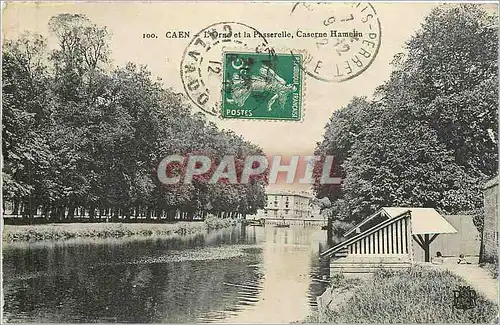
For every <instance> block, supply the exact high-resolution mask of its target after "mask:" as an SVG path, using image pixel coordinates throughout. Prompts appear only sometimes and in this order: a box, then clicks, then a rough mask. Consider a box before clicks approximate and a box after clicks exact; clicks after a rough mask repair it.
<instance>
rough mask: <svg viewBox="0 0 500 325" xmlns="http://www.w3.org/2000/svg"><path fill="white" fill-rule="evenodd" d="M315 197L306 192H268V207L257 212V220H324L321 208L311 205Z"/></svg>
mask: <svg viewBox="0 0 500 325" xmlns="http://www.w3.org/2000/svg"><path fill="white" fill-rule="evenodd" d="M312 198H313V196H312V195H311V194H309V193H306V192H300V193H296V192H285V191H280V192H268V193H267V205H266V207H265V208H264V209H259V210H258V211H257V215H256V218H257V219H260V218H280V219H282V218H285V219H288V218H297V219H309V218H316V219H319V218H322V217H321V216H320V213H319V207H317V206H316V205H313V204H311V199H312Z"/></svg>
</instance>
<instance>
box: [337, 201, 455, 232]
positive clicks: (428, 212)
mask: <svg viewBox="0 0 500 325" xmlns="http://www.w3.org/2000/svg"><path fill="white" fill-rule="evenodd" d="M408 212H409V213H410V215H411V224H412V234H414V235H417V234H453V233H456V232H457V230H456V229H455V228H454V227H453V226H452V225H450V224H449V223H448V221H446V219H445V218H443V217H442V216H441V215H440V214H439V213H438V212H437V211H436V210H434V209H433V208H412V207H383V208H381V209H379V210H378V211H377V212H375V213H374V214H372V215H370V216H369V217H367V218H366V219H364V220H363V221H361V222H360V223H359V224H357V225H356V226H354V227H353V228H351V229H349V230H348V231H347V232H346V233H344V236H348V235H350V234H352V233H353V232H354V231H355V230H356V229H357V228H359V227H361V226H362V225H364V224H366V223H367V222H368V221H370V220H372V219H374V218H376V217H378V216H382V217H384V218H386V219H393V218H396V217H398V216H400V215H402V214H405V213H408Z"/></svg>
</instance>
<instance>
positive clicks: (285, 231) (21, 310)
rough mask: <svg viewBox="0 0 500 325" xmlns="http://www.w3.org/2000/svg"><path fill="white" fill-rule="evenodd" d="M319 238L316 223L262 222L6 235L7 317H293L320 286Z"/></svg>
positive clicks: (311, 302)
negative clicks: (104, 233)
mask: <svg viewBox="0 0 500 325" xmlns="http://www.w3.org/2000/svg"><path fill="white" fill-rule="evenodd" d="M325 238H326V233H325V231H322V230H319V229H317V228H304V227H300V226H292V227H291V228H276V227H273V226H269V225H268V226H266V227H243V226H236V227H232V228H227V229H221V230H217V231H212V232H209V233H207V234H199V235H192V236H174V237H169V238H165V237H163V238H162V237H144V238H121V239H102V240H95V239H75V240H70V241H62V242H39V243H31V244H28V243H22V244H8V245H7V244H6V245H4V247H3V272H4V278H3V281H4V282H3V286H4V321H6V322H43V323H48V322H58V323H63V322H72V323H94V322H101V323H102V322H120V323H125V322H126V323H131V322H132V323H184V322H197V323H198V322H207V323H209V322H217V323H221V322H227V323H260V322H266V323H269V322H271V323H288V322H292V321H300V320H302V319H304V317H306V316H307V315H308V314H309V313H310V311H311V309H312V308H314V307H315V301H316V296H317V295H319V294H321V293H322V292H323V291H324V289H325V287H326V283H325V281H322V279H323V277H324V275H327V274H328V263H326V264H325V263H320V262H319V260H318V254H319V251H320V250H324V249H325V248H326V244H325V242H326V239H325Z"/></svg>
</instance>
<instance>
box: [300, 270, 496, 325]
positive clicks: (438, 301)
mask: <svg viewBox="0 0 500 325" xmlns="http://www.w3.org/2000/svg"><path fill="white" fill-rule="evenodd" d="M336 282H337V285H339V286H340V287H342V286H347V287H349V288H350V292H349V294H348V295H346V299H344V300H342V301H341V302H339V303H332V304H331V305H330V308H329V309H327V310H325V311H323V313H322V315H319V314H318V313H315V314H313V315H311V317H310V318H309V319H307V320H305V322H308V323H309V322H319V321H321V322H326V323H489V322H492V321H493V320H494V319H495V317H496V315H497V310H498V307H497V306H496V305H495V304H493V303H492V302H490V301H488V300H486V299H485V298H484V297H482V296H481V295H479V294H478V299H477V306H476V307H474V308H472V309H469V310H457V309H455V308H453V290H456V289H458V287H459V286H462V285H467V284H466V283H465V281H464V280H462V279H461V278H458V277H457V276H455V275H453V274H452V273H450V272H448V271H436V270H430V269H426V268H423V267H412V268H410V269H408V270H402V271H397V272H389V271H384V270H380V271H378V272H376V273H375V274H374V277H373V278H371V279H368V280H365V281H363V282H362V283H358V285H355V286H353V285H352V283H350V282H348V281H338V279H337V280H336ZM340 287H339V288H338V289H341V288H340Z"/></svg>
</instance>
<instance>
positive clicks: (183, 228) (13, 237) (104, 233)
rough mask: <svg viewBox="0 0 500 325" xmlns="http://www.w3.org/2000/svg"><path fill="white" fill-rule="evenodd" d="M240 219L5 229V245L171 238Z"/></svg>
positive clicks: (211, 228) (36, 226) (223, 226)
mask: <svg viewBox="0 0 500 325" xmlns="http://www.w3.org/2000/svg"><path fill="white" fill-rule="evenodd" d="M237 223H238V220H236V219H221V218H218V217H215V216H207V218H205V220H204V221H198V222H183V221H181V222H174V223H166V224H165V223H163V224H148V223H142V222H141V223H137V224H131V223H78V224H74V223H71V224H69V223H68V224H65V223H58V224H50V225H29V226H18V227H13V226H10V225H6V226H5V227H4V229H3V233H2V240H3V241H4V242H33V241H42V240H66V239H73V238H121V237H130V236H168V235H174V234H177V235H187V234H198V233H205V232H206V231H208V230H215V229H220V228H225V227H229V226H233V225H236V224H237Z"/></svg>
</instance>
